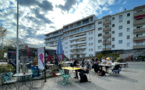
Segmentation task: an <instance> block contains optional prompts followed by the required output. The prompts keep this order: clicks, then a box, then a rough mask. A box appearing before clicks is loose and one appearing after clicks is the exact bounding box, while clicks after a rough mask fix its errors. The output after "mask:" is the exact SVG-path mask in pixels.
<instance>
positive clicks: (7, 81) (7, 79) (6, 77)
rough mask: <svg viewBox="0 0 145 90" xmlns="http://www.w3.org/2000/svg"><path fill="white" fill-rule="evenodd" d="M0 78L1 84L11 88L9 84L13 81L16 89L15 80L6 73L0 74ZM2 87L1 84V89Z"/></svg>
mask: <svg viewBox="0 0 145 90" xmlns="http://www.w3.org/2000/svg"><path fill="white" fill-rule="evenodd" d="M1 78H2V84H5V85H7V86H8V87H9V88H10V89H11V90H12V88H11V86H10V84H12V83H13V85H14V86H15V88H16V90H17V87H16V85H15V82H16V80H11V78H10V77H9V75H8V74H7V73H3V74H1ZM3 88H4V87H3V85H2V90H3ZM6 90H7V87H6Z"/></svg>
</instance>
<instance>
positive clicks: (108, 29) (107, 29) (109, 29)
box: [103, 27, 111, 32]
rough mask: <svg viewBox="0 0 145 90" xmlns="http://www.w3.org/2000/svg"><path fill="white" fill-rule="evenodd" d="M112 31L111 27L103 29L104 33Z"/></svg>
mask: <svg viewBox="0 0 145 90" xmlns="http://www.w3.org/2000/svg"><path fill="white" fill-rule="evenodd" d="M106 31H111V27H107V28H103V32H106Z"/></svg>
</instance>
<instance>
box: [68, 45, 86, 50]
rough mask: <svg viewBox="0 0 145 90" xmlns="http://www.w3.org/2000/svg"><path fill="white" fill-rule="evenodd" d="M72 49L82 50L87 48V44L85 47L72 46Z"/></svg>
mask: <svg viewBox="0 0 145 90" xmlns="http://www.w3.org/2000/svg"><path fill="white" fill-rule="evenodd" d="M70 49H71V51H76V50H82V49H86V46H83V47H71V48H70Z"/></svg>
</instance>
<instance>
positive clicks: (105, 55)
mask: <svg viewBox="0 0 145 90" xmlns="http://www.w3.org/2000/svg"><path fill="white" fill-rule="evenodd" d="M106 41H107V40H106V39H105V40H104V42H105V59H106Z"/></svg>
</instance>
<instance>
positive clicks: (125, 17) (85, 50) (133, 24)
mask: <svg viewBox="0 0 145 90" xmlns="http://www.w3.org/2000/svg"><path fill="white" fill-rule="evenodd" d="M45 36H46V38H45V41H46V42H45V43H46V45H47V46H53V47H56V45H57V40H58V37H59V36H61V38H62V44H63V49H64V54H65V55H66V56H67V57H68V58H78V57H90V56H95V53H98V52H101V51H104V50H111V51H123V52H124V53H135V54H136V53H138V51H140V52H141V53H145V50H144V48H145V5H142V6H138V7H135V8H133V9H132V10H126V9H125V10H124V11H123V12H120V13H116V14H114V15H107V16H104V17H102V18H100V19H97V17H96V16H95V15H91V16H88V17H86V18H83V19H81V20H78V21H76V22H73V23H70V24H68V25H64V26H63V28H62V29H59V30H57V31H54V32H51V33H48V34H46V35H45Z"/></svg>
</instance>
